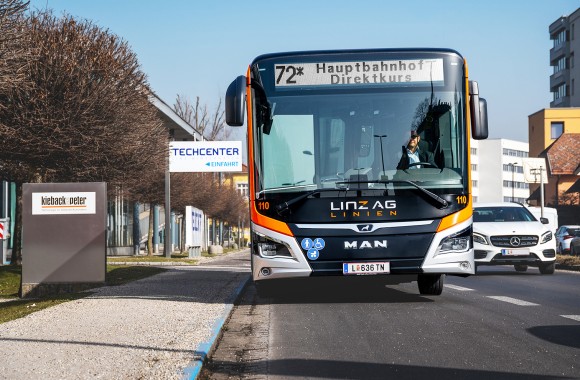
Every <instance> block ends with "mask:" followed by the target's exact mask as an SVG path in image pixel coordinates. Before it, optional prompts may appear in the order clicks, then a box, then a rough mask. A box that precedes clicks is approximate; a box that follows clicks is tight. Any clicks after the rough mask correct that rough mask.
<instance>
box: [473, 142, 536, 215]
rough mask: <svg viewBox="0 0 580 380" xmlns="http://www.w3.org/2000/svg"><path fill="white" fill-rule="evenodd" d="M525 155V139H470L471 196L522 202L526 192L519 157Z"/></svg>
mask: <svg viewBox="0 0 580 380" xmlns="http://www.w3.org/2000/svg"><path fill="white" fill-rule="evenodd" d="M526 157H528V143H525V142H520V141H515V140H507V139H488V140H479V141H477V140H471V181H472V184H473V200H474V201H475V202H511V201H514V202H520V203H522V204H525V201H526V199H528V197H529V196H530V188H529V184H528V183H526V182H525V181H524V168H523V159H524V158H526ZM498 173H500V175H498Z"/></svg>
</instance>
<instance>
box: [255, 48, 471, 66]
mask: <svg viewBox="0 0 580 380" xmlns="http://www.w3.org/2000/svg"><path fill="white" fill-rule="evenodd" d="M395 52H400V53H447V54H456V55H458V56H459V57H461V58H463V56H462V55H461V54H460V53H459V52H458V51H457V50H454V49H448V48H379V49H338V50H303V51H290V52H279V53H267V54H262V55H259V56H258V57H256V58H254V60H253V62H252V64H254V63H256V62H258V61H261V60H264V59H270V58H279V57H294V56H303V55H307V56H311V55H334V54H339V55H342V54H364V53H395Z"/></svg>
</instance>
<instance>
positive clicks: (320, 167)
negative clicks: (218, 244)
mask: <svg viewBox="0 0 580 380" xmlns="http://www.w3.org/2000/svg"><path fill="white" fill-rule="evenodd" d="M286 61H287V59H286ZM441 61H443V60H441ZM445 62H447V61H445ZM455 62H457V61H455ZM296 66H298V65H296ZM303 66H304V65H303ZM329 66H330V65H329V64H327V65H326V66H325V69H328V67H329ZM255 67H256V68H259V69H257V70H255V71H254V72H256V73H257V75H259V78H257V79H258V80H259V81H261V83H263V86H264V89H265V92H266V93H267V97H266V98H265V99H261V98H260V97H256V100H255V102H256V103H257V105H256V107H260V105H261V104H260V102H262V103H265V102H267V103H268V108H269V110H270V115H269V117H270V120H271V126H269V128H260V127H259V126H260V125H262V124H263V123H264V120H260V113H257V116H256V117H255V121H254V125H257V126H258V128H255V129H254V146H255V147H256V148H255V149H256V154H255V160H256V162H255V164H256V167H257V171H258V178H259V181H258V183H257V188H256V191H257V192H266V193H267V192H297V191H310V190H314V189H326V188H329V189H332V188H336V189H341V188H344V187H351V188H352V187H353V186H349V185H351V184H352V185H354V184H356V185H357V186H359V188H360V187H364V188H366V189H373V188H375V189H382V191H384V190H385V189H394V190H396V189H397V188H410V186H409V184H408V183H406V182H405V181H413V182H415V183H417V184H420V186H422V187H424V188H429V189H431V190H434V191H437V192H445V193H462V192H465V191H466V189H467V184H466V183H465V182H466V179H467V169H468V168H467V167H466V166H467V157H466V156H465V153H466V151H467V149H466V145H465V144H466V136H465V118H466V116H465V115H464V111H463V110H464V109H465V94H464V93H463V92H462V91H461V90H460V89H462V88H463V87H464V86H462V81H464V80H465V77H464V76H463V68H462V63H461V64H457V63H455V65H453V67H452V69H451V68H450V67H451V66H445V69H444V70H443V69H441V78H436V79H438V80H432V79H433V75H432V74H431V77H430V78H428V80H426V81H424V82H420V83H412V82H411V83H406V82H403V83H394V84H393V83H387V84H384V85H382V84H379V85H376V86H375V85H368V84H365V85H360V86H359V85H356V84H354V85H353V84H352V83H349V84H346V85H343V86H336V87H333V86H331V85H325V84H324V83H323V84H319V83H318V82H316V83H315V85H310V83H308V82H302V84H300V83H299V85H296V86H276V83H279V82H280V81H284V80H285V78H284V77H283V76H282V73H281V71H280V70H275V69H274V68H275V67H280V66H276V63H275V62H274V63H272V62H260V65H256V66H255ZM319 67H320V64H319ZM443 76H444V80H443ZM329 80H333V79H332V78H331V79H329ZM403 80H404V79H403ZM304 83H305V84H304ZM266 99H267V100H266ZM414 145H416V148H417V149H416V150H415V149H414ZM411 156H413V157H411Z"/></svg>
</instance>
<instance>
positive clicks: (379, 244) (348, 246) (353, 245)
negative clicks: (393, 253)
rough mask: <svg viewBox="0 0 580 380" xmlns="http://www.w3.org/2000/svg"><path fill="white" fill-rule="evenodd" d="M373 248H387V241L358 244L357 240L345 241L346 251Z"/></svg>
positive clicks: (366, 241)
mask: <svg viewBox="0 0 580 380" xmlns="http://www.w3.org/2000/svg"><path fill="white" fill-rule="evenodd" d="M372 248H387V241H386V240H373V241H369V240H363V241H361V242H358V241H356V240H353V241H345V242H344V249H372Z"/></svg>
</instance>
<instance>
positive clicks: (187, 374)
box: [181, 276, 251, 380]
mask: <svg viewBox="0 0 580 380" xmlns="http://www.w3.org/2000/svg"><path fill="white" fill-rule="evenodd" d="M250 279H251V276H248V278H246V279H245V280H244V281H242V282H241V283H240V284H239V285H238V287H237V288H236V289H235V290H234V292H233V294H232V295H231V296H230V298H229V299H228V300H226V308H225V310H224V311H223V313H222V315H221V317H220V318H218V319H217V320H216V321H215V322H214V325H213V328H212V332H211V335H210V337H209V339H208V341H207V342H202V343H200V344H199V345H198V346H197V348H196V349H195V353H196V356H198V357H197V358H195V359H193V360H192V361H191V362H190V363H189V364H188V365H187V366H186V367H185V368H184V369H183V376H182V377H181V379H182V380H195V379H197V377H198V376H199V374H200V372H201V368H202V367H203V363H205V360H206V359H207V357H208V355H209V353H210V352H212V350H213V349H214V348H215V344H216V342H217V340H218V338H219V336H220V335H221V331H222V328H223V326H224V324H225V323H226V321H227V320H228V319H229V318H230V315H231V313H232V310H233V309H234V304H235V303H236V301H237V300H238V299H239V297H240V295H241V294H242V291H243V290H244V288H245V287H246V285H248V284H249V282H250Z"/></svg>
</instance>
